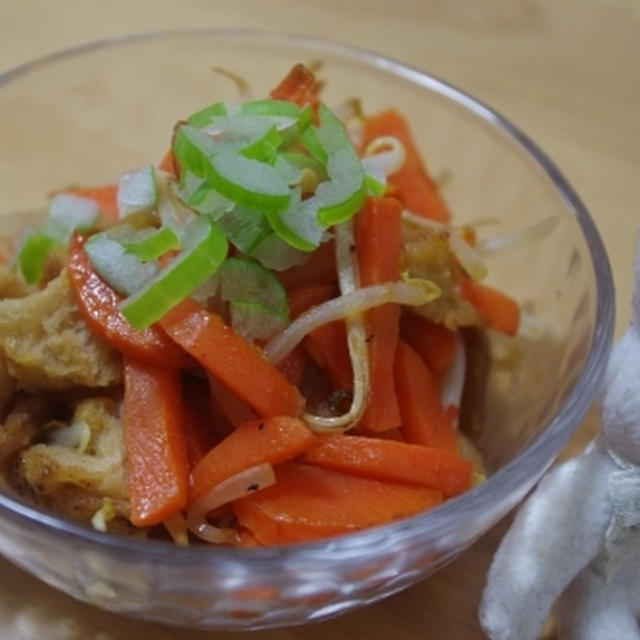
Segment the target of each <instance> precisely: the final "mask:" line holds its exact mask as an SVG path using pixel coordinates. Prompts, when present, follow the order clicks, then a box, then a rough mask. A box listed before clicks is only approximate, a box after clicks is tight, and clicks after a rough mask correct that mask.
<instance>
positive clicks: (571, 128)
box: [0, 0, 640, 640]
mask: <svg viewBox="0 0 640 640" xmlns="http://www.w3.org/2000/svg"><path fill="white" fill-rule="evenodd" d="M205 26H215V27H224V26H229V27H259V28H264V29H269V30H280V31H287V32H292V33H302V34H309V35H314V36H319V37H325V38H330V39H333V40H339V41H346V42H350V43H352V44H355V45H359V46H361V47H365V48H368V49H373V50H377V51H379V52H381V53H384V54H387V55H389V56H391V57H394V58H397V59H400V60H403V61H405V62H407V63H410V64H411V65H414V66H417V67H419V68H421V69H424V70H426V71H428V72H431V73H433V74H435V75H437V76H440V77H442V78H445V79H447V80H448V81H450V82H452V83H453V84H456V85H458V86H460V87H462V88H464V89H466V90H467V91H468V92H470V93H471V94H474V95H476V96H477V97H479V98H480V99H482V100H483V101H485V102H487V103H488V104H490V105H492V106H494V107H495V108H496V109H498V110H499V111H501V112H502V113H504V114H505V115H507V116H508V117H509V118H510V119H511V120H513V121H514V122H516V123H518V124H519V125H520V126H521V128H522V129H523V130H524V131H525V132H527V133H528V134H529V135H530V136H531V137H532V138H533V139H534V140H536V141H537V142H538V143H539V144H540V146H541V147H542V148H543V149H545V150H546V151H547V152H548V153H549V155H550V156H551V157H552V158H553V159H554V160H555V161H556V163H557V164H558V166H559V167H560V168H561V169H562V171H563V172H564V173H565V175H566V176H567V178H568V179H569V180H570V182H572V183H573V185H574V187H575V188H576V190H577V191H578V193H580V194H581V196H582V198H583V200H584V202H585V204H586V205H587V208H588V209H589V210H590V211H591V213H592V215H593V218H594V219H595V222H596V224H597V225H598V227H599V229H600V232H601V234H602V237H603V239H604V242H605V245H606V247H607V249H608V251H609V255H610V259H611V263H612V267H613V272H614V277H615V281H616V289H617V296H618V303H617V312H618V316H617V322H616V330H617V334H618V335H619V334H620V332H621V331H622V330H623V328H624V326H625V325H626V322H627V319H628V317H629V303H628V301H629V298H630V290H631V284H632V278H631V264H632V256H633V247H634V239H635V235H636V228H637V225H638V220H639V218H640V215H639V214H640V0H561V1H558V0H394V1H393V2H389V1H387V2H383V1H382V0H323V1H321V2H313V3H312V2H309V1H308V0H307V1H305V0H256V1H252V0H216V1H215V2H214V1H212V0H183V1H178V0H137V1H136V0H133V1H132V0H110V2H98V1H97V0H57V1H56V2H53V1H49V2H47V1H45V0H2V2H1V3H0V72H2V71H4V70H7V69H9V68H11V67H13V66H15V65H18V64H20V63H22V62H25V61H27V60H29V59H31V58H33V57H36V56H39V55H42V54H45V53H47V52H49V51H52V50H55V49H59V48H62V47H66V46H69V45H73V44H77V43H80V42H85V41H89V40H93V39H96V38H101V37H105V36H110V35H115V34H121V33H132V32H138V31H149V30H155V29H160V28H168V27H205ZM596 428H597V421H596V419H595V417H594V412H592V415H591V417H590V418H588V419H587V420H585V423H584V424H583V425H582V427H581V428H580V430H579V432H578V433H577V435H576V437H575V438H574V440H573V441H572V443H571V444H570V445H569V447H568V449H567V452H566V454H565V455H570V454H571V453H573V452H577V451H579V450H580V449H581V447H582V446H583V444H584V443H585V442H586V441H587V440H588V439H589V437H590V436H591V434H592V433H593V431H594V429H596ZM505 527H506V522H503V523H501V524H500V525H498V526H497V527H496V528H494V529H493V530H492V531H491V532H489V533H488V534H487V535H485V536H484V537H483V538H482V539H480V540H479V541H478V542H477V543H476V544H475V545H474V546H473V547H472V548H471V549H470V550H469V551H467V552H466V553H465V554H464V555H462V556H461V557H460V558H459V559H458V560H456V561H455V562H454V563H452V564H451V565H449V566H448V567H447V568H445V569H444V570H443V571H441V572H440V573H439V574H437V575H436V576H434V577H432V578H430V579H427V580H426V581H424V582H422V583H421V584H419V585H417V586H414V587H413V588H411V589H409V590H407V591H405V592H404V593H402V594H399V595H396V596H394V597H392V598H389V599H387V600H385V601H383V602H381V603H378V604H375V605H372V606H370V607H367V608H365V609H362V610H359V611H356V612H354V613H351V614H347V615H345V616H343V617H341V618H338V619H335V620H331V621H328V622H324V623H319V624H315V625H309V626H303V627H297V628H293V629H285V630H278V631H271V632H259V633H256V634H253V635H252V637H253V638H255V639H256V640H319V639H320V638H327V637H331V638H332V639H333V640H350V639H351V638H360V637H367V638H368V639H369V640H382V639H386V638H389V637H393V638H394V639H395V640H405V639H406V640H408V639H413V638H437V639H439V640H448V639H455V640H472V639H475V638H482V637H484V635H483V633H482V631H481V630H480V628H479V625H478V622H477V605H478V600H479V597H480V594H481V591H482V587H483V584H484V580H485V574H486V571H487V568H488V566H489V563H490V560H491V556H492V554H493V552H494V550H495V548H496V546H497V544H498V541H499V540H500V537H501V535H502V534H503V533H504V530H505ZM0 576H1V577H0V638H7V639H11V640H26V639H29V640H31V639H34V640H35V639H42V638H48V639H65V640H76V639H78V640H80V639H83V640H84V639H87V640H134V639H135V640H137V639H139V638H141V637H149V638H154V639H155V640H175V639H177V638H192V639H193V640H205V639H209V640H213V639H214V638H215V639H223V638H232V637H233V638H237V637H239V636H238V635H230V634H224V633H218V634H216V633H205V632H187V631H180V630H176V629H171V628H167V627H161V626H158V625H151V624H147V623H142V622H137V621H130V620H126V619H124V618H120V617H118V616H115V615H112V614H108V613H104V612H101V611H98V610H96V609H94V608H92V607H89V606H87V605H84V604H80V603H77V602H75V601H73V600H71V599H70V598H68V597H67V596H64V595H62V594H60V593H57V592H56V591H54V590H52V589H50V588H49V587H47V586H45V585H43V584H41V583H40V582H38V581H37V580H36V579H34V578H32V577H30V576H27V575H25V574H24V573H22V572H21V571H20V570H18V569H16V568H14V567H13V566H12V565H11V564H9V563H7V562H6V561H3V560H0Z"/></svg>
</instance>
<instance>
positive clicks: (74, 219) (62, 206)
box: [41, 193, 100, 245]
mask: <svg viewBox="0 0 640 640" xmlns="http://www.w3.org/2000/svg"><path fill="white" fill-rule="evenodd" d="M99 215H100V208H99V207H98V205H97V204H96V203H95V202H94V201H93V200H90V199H89V198H81V197H80V196H75V195H73V194H70V193H59V194H57V195H55V196H54V197H53V198H52V200H51V204H50V205H49V210H48V212H47V219H46V220H45V223H44V225H43V227H42V229H41V231H42V233H44V234H45V235H47V236H49V237H50V238H51V239H52V240H54V241H55V242H56V243H57V244H61V245H62V244H66V243H67V241H68V240H69V238H70V237H71V234H72V233H73V232H74V231H84V230H87V229H91V227H93V225H94V224H95V223H96V221H97V220H98V216H99Z"/></svg>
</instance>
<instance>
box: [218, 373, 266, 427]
mask: <svg viewBox="0 0 640 640" xmlns="http://www.w3.org/2000/svg"><path fill="white" fill-rule="evenodd" d="M207 379H208V380H209V389H210V390H211V395H212V397H213V398H214V400H215V401H216V403H217V405H218V407H220V410H221V411H222V413H224V415H225V417H226V418H227V420H228V421H229V422H230V423H231V426H232V427H238V426H240V425H241V424H242V423H243V422H247V421H249V420H255V419H256V418H257V416H256V414H255V413H254V412H253V411H251V409H250V408H249V407H248V406H247V404H246V403H245V402H244V401H243V400H242V399H241V398H239V397H238V396H237V395H236V394H235V393H233V391H230V390H229V389H227V387H225V386H224V384H222V382H220V380H218V378H216V377H215V376H214V375H212V374H210V373H208V374H207Z"/></svg>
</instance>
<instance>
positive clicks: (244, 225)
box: [216, 207, 272, 254]
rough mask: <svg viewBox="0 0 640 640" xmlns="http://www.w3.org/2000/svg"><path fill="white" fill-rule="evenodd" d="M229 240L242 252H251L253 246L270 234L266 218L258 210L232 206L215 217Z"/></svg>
mask: <svg viewBox="0 0 640 640" xmlns="http://www.w3.org/2000/svg"><path fill="white" fill-rule="evenodd" d="M216 223H217V224H218V226H219V227H220V228H221V229H222V231H224V233H225V234H226V236H227V238H228V240H229V242H230V243H231V244H232V245H233V246H234V247H236V248H238V249H240V251H242V252H243V253H249V254H252V253H253V251H254V250H255V247H256V246H257V245H258V244H259V243H260V242H261V240H263V239H264V238H265V237H267V236H268V235H270V234H272V231H271V226H270V225H269V222H268V220H267V219H266V218H265V217H264V216H263V215H262V214H261V213H259V212H257V211H252V210H251V209H246V208H245V207H234V208H233V209H231V210H230V211H226V212H225V213H223V214H222V215H221V216H220V217H219V218H217V219H216Z"/></svg>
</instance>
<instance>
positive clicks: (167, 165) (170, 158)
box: [158, 149, 178, 176]
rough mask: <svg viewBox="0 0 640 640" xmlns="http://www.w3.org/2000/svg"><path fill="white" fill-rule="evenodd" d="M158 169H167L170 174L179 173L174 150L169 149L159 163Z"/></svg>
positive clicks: (175, 174)
mask: <svg viewBox="0 0 640 640" xmlns="http://www.w3.org/2000/svg"><path fill="white" fill-rule="evenodd" d="M158 169H162V171H166V172H167V173H168V174H170V175H172V176H177V175H178V168H177V166H176V157H175V156H174V155H173V150H172V149H169V150H168V151H167V152H166V153H165V154H164V157H163V158H162V160H161V161H160V164H159V165H158Z"/></svg>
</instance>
